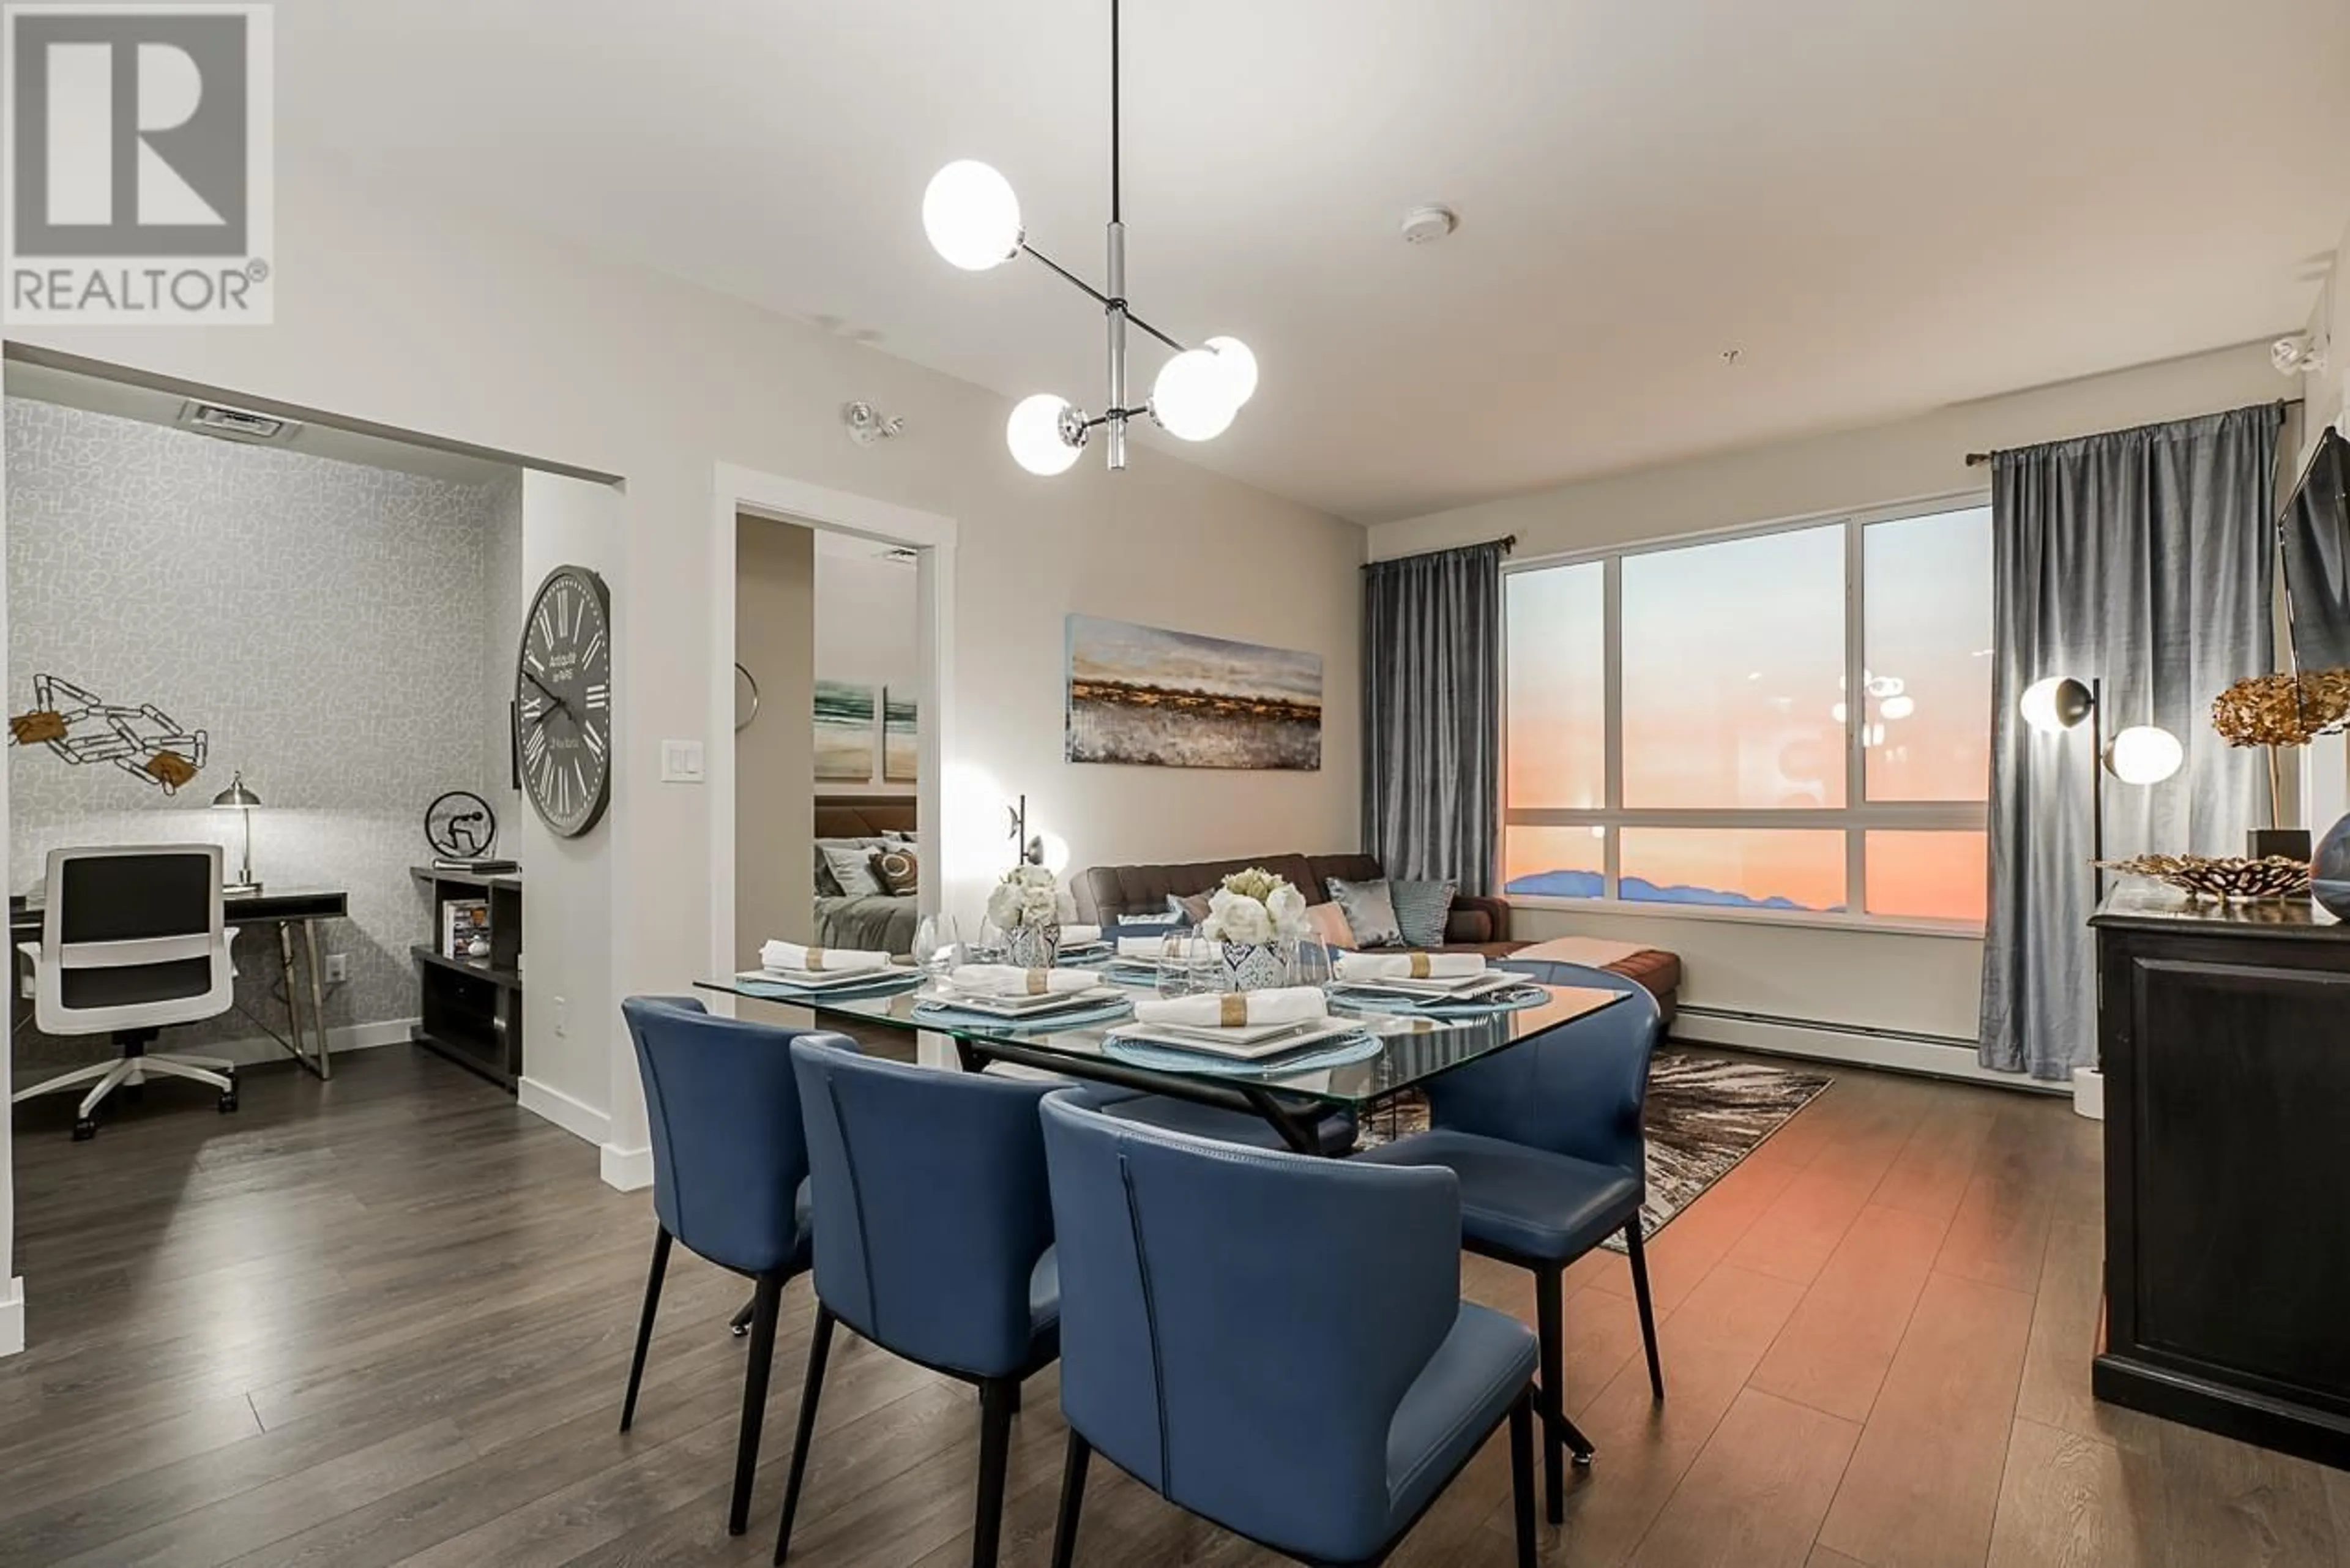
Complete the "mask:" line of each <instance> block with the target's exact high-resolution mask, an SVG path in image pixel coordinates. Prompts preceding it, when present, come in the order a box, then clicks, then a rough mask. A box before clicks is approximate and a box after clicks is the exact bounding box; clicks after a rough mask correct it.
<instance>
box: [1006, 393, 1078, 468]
mask: <svg viewBox="0 0 2350 1568" xmlns="http://www.w3.org/2000/svg"><path fill="white" fill-rule="evenodd" d="M1069 411H1070V410H1069V400H1068V399H1066V398H1063V397H1057V396H1055V394H1053V393H1051V392H1038V393H1036V394H1035V396H1034V397H1027V398H1023V399H1021V400H1019V401H1018V402H1017V403H1015V404H1014V405H1013V408H1012V417H1011V418H1010V419H1009V420H1007V421H1004V425H1003V444H1004V445H1006V446H1008V447H1010V448H1011V449H1012V461H1013V462H1016V463H1018V464H1019V465H1020V466H1021V467H1023V468H1024V469H1026V470H1027V471H1028V472H1031V473H1035V474H1041V475H1043V476H1044V477H1045V478H1047V479H1050V478H1051V477H1052V476H1053V475H1055V474H1056V473H1066V472H1068V471H1069V468H1070V465H1071V464H1073V463H1075V462H1076V461H1077V453H1078V450H1079V449H1078V448H1077V447H1076V446H1075V445H1073V444H1071V443H1070V442H1069V441H1067V440H1066V439H1065V438H1064V437H1063V436H1062V434H1061V421H1062V419H1063V417H1064V416H1065V415H1066V414H1067V413H1068V412H1069Z"/></svg>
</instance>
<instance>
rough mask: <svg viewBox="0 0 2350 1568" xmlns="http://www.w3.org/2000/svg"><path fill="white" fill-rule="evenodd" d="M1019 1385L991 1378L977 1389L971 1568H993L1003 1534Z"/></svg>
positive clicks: (1007, 1379)
mask: <svg viewBox="0 0 2350 1568" xmlns="http://www.w3.org/2000/svg"><path fill="white" fill-rule="evenodd" d="M1017 1387H1018V1385H1017V1384H1016V1383H1014V1381H1013V1380H1012V1379H1011V1378H1009V1377H991V1378H989V1379H988V1380H987V1381H986V1382H984V1383H983V1384H981V1385H980V1386H979V1506H978V1508H977V1510H976V1511H974V1513H973V1515H972V1526H971V1568H995V1553H996V1550H997V1545H998V1542H999V1541H1000V1539H1001V1538H1002V1536H1003V1480H1004V1471H1005V1469H1007V1467H1008V1466H1009V1464H1010V1462H1011V1459H1012V1395H1013V1391H1014V1389H1015V1388H1017Z"/></svg>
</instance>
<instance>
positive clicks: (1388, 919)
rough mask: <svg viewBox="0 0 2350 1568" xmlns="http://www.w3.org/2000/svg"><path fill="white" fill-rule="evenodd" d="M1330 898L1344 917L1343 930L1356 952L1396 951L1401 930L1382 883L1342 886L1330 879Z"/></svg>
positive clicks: (1355, 883) (1351, 883)
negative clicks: (1351, 936) (1352, 937)
mask: <svg viewBox="0 0 2350 1568" xmlns="http://www.w3.org/2000/svg"><path fill="white" fill-rule="evenodd" d="M1330 897H1331V898H1335V899H1336V900H1337V901H1338V908H1339V909H1341V910H1342V911H1343V912H1344V913H1345V914H1346V917H1347V929H1348V930H1350V931H1352V932H1354V934H1355V945H1356V946H1357V947H1358V948H1399V947H1401V946H1403V926H1402V924H1401V923H1400V922H1399V921H1398V920H1397V919H1396V910H1395V900H1394V899H1393V898H1390V897H1389V896H1388V885H1387V884H1386V883H1385V882H1342V881H1340V880H1339V879H1338V878H1337V877H1331V878H1330Z"/></svg>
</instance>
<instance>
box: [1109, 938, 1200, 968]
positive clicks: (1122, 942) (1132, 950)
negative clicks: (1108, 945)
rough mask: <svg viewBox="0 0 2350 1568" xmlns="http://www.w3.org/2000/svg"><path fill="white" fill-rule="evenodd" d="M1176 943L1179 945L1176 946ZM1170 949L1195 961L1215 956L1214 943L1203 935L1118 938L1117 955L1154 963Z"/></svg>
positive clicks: (1167, 954)
mask: <svg viewBox="0 0 2350 1568" xmlns="http://www.w3.org/2000/svg"><path fill="white" fill-rule="evenodd" d="M1177 943H1180V946H1177V945H1176V944H1177ZM1170 950H1171V951H1174V952H1177V953H1180V955H1181V956H1182V957H1184V958H1186V959H1189V960H1191V961H1193V962H1195V963H1197V962H1205V961H1207V960H1209V959H1211V958H1214V957H1215V956H1216V944H1215V943H1213V942H1211V941H1210V940H1208V939H1207V938H1205V937H1179V938H1176V939H1174V940H1173V941H1170V940H1169V939H1168V938H1166V937H1120V938H1118V957H1120V958H1122V959H1139V960H1141V961H1143V962H1145V963H1156V962H1158V961H1159V960H1160V959H1163V958H1166V957H1167V956H1169V953H1170Z"/></svg>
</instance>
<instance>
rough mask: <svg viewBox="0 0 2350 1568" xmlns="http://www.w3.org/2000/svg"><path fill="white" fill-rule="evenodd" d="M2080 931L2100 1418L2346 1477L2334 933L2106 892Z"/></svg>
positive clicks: (2349, 1278)
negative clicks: (2087, 942)
mask: <svg viewBox="0 0 2350 1568" xmlns="http://www.w3.org/2000/svg"><path fill="white" fill-rule="evenodd" d="M2090 924H2091V925H2092V926H2094V927H2095V930H2096V944H2097V985H2098V1035H2099V1042H2100V1045H2101V1048H2102V1050H2103V1054H2104V1061H2105V1071H2106V1344H2105V1348H2104V1351H2103V1353H2102V1354H2100V1355H2098V1356H2097V1359H2096V1363H2095V1367H2094V1369H2093V1371H2092V1374H2091V1380H2092V1386H2094V1388H2095V1392H2096V1395H2097V1397H2099V1398H2101V1399H2110V1400H2112V1401H2113V1402H2114V1403H2116V1404H2117V1405H2126V1406H2129V1407H2132V1408H2134V1409H2138V1410H2145V1411H2147V1412H2149V1413H2151V1414H2153V1415H2156V1416H2160V1417H2166V1418H2168V1419H2170V1420H2174V1421H2183V1422H2185V1423H2187V1424H2188V1425H2189V1426H2195V1427H2202V1428H2208V1429H2209V1430H2211V1431H2215V1432H2220V1433H2223V1434H2225V1435H2226V1436H2228V1437H2231V1438H2240V1439H2241V1440H2243V1441H2245V1442H2248V1443H2257V1444H2260V1445H2261V1446H2262V1447H2265V1448H2272V1449H2282V1450H2283V1451H2285V1452H2287V1453H2292V1454H2298V1455H2301V1456H2303V1457H2304V1458H2307V1459H2315V1460H2318V1461H2319V1462H2321V1463H2324V1464H2329V1465H2334V1466H2339V1467H2343V1468H2345V1469H2350V1327H2345V1321H2350V1242H2345V1237H2350V926H2345V925H2344V924H2343V923H2341V922H2339V921H2336V920H2335V919H2333V917H2331V916H2329V915H2327V914H2326V913H2325V912H2324V910H2322V909H2317V908H2316V907H2315V906H2314V905H2313V904H2310V903H2308V902H2306V901H2294V902H2287V903H2275V904H2254V905H2248V906H2237V907H2227V908H2223V907H2220V906H2215V905H2210V904H2194V903H2190V902H2189V901H2188V900H2187V899H2186V898H2184V897H2183V896H2181V895H2178V894H2174V893H2171V892H2168V890H2156V889H2147V888H2134V887H2133V888H2122V889H2120V890H2119V891H2116V893H2114V894H2113V895H2112V896H2111V897H2110V898H2107V899H2106V903H2105V906H2104V908H2103V909H2100V910H2099V911H2098V913H2097V915H2096V917H2095V919H2093V920H2091V922H2090Z"/></svg>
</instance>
